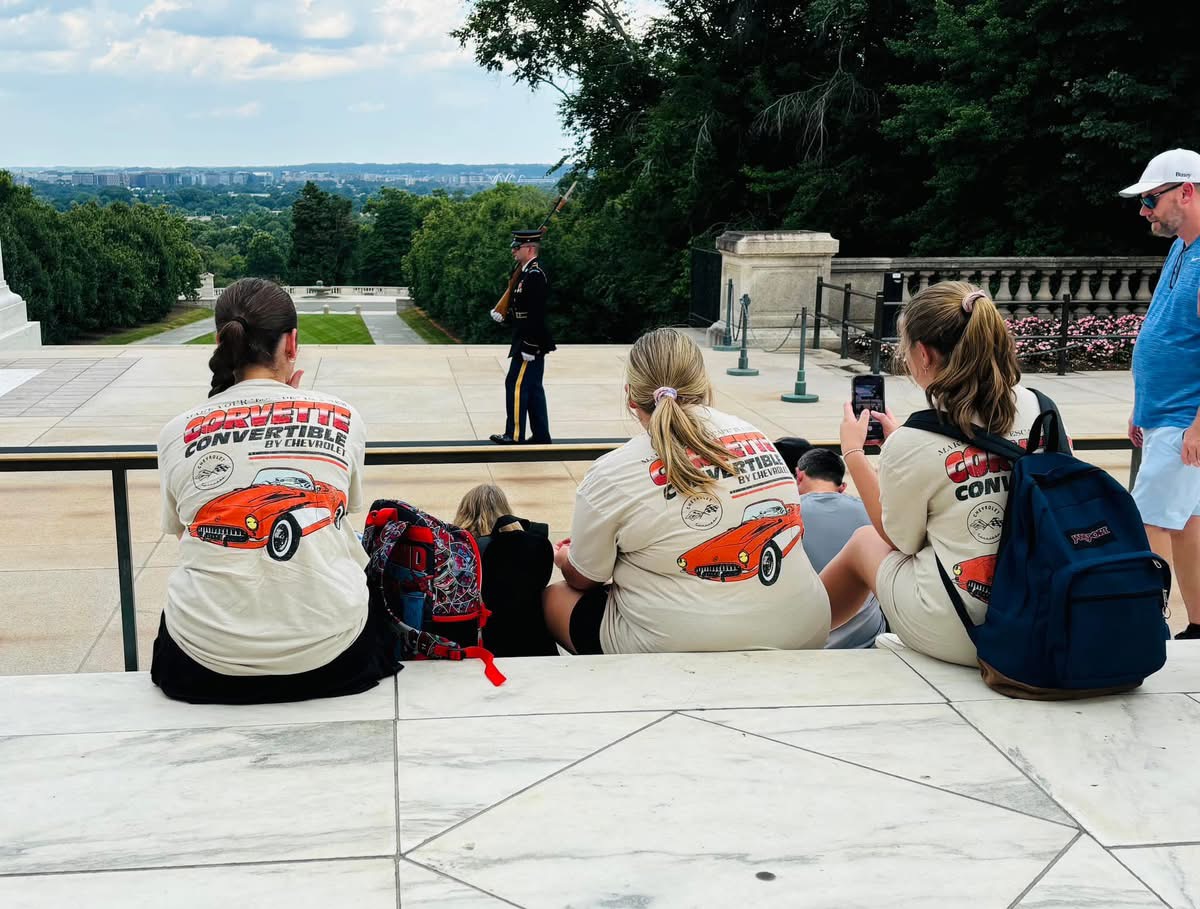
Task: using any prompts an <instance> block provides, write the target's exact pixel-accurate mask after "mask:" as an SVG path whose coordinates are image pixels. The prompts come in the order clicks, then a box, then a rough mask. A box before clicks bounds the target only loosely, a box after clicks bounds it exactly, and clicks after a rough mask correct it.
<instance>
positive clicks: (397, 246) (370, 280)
mask: <svg viewBox="0 0 1200 909" xmlns="http://www.w3.org/2000/svg"><path fill="white" fill-rule="evenodd" d="M444 197H445V194H444V193H438V194H436V195H435V196H414V195H413V194H412V193H408V192H403V191H401V190H397V189H390V188H387V187H385V188H383V189H381V190H380V191H379V193H378V194H377V195H374V196H372V197H371V198H370V199H368V200H367V204H366V205H365V206H363V213H364V215H366V223H365V224H364V226H363V232H362V235H361V239H360V246H359V248H360V251H361V255H360V259H359V269H358V271H359V278H358V280H359V281H361V282H362V283H364V284H385V285H397V284H404V283H405V282H406V278H405V272H404V257H405V256H407V255H408V253H409V250H410V249H411V248H412V241H413V234H414V233H416V230H417V228H418V227H420V226H421V220H422V219H423V218H424V217H425V214H426V213H427V212H428V211H429V210H430V209H431V208H432V207H433V206H434V205H435V204H436V201H435V200H437V199H440V198H444Z"/></svg>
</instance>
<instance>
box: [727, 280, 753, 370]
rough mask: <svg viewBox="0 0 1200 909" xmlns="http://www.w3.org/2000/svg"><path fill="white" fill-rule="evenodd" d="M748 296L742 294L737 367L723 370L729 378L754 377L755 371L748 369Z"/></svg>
mask: <svg viewBox="0 0 1200 909" xmlns="http://www.w3.org/2000/svg"><path fill="white" fill-rule="evenodd" d="M749 335H750V295H749V294H742V348H741V352H740V353H739V354H738V365H737V366H735V367H731V368H729V369H727V370H725V372H726V373H728V374H729V375H731V376H756V375H758V370H757V369H751V368H750V351H749V348H748V346H747V345H748V344H749V340H750V339H749Z"/></svg>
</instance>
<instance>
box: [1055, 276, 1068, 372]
mask: <svg viewBox="0 0 1200 909" xmlns="http://www.w3.org/2000/svg"><path fill="white" fill-rule="evenodd" d="M1070 305H1071V295H1070V294H1069V293H1067V294H1063V295H1062V316H1061V318H1060V319H1059V323H1058V374H1059V375H1060V376H1065V375H1066V374H1067V337H1068V334H1067V332H1068V331H1069V330H1070V327H1071V313H1070V310H1069V307H1070Z"/></svg>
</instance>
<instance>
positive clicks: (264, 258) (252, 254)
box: [246, 230, 287, 281]
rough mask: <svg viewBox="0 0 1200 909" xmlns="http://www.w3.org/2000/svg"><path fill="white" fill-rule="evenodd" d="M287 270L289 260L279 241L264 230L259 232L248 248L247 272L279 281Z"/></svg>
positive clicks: (251, 239)
mask: <svg viewBox="0 0 1200 909" xmlns="http://www.w3.org/2000/svg"><path fill="white" fill-rule="evenodd" d="M286 269H287V260H286V259H285V258H284V254H283V248H282V247H281V245H280V243H279V241H278V240H276V239H275V238H274V237H273V236H271V235H270V234H269V233H267V232H266V231H264V230H260V231H257V232H256V233H255V234H254V236H253V237H251V238H250V242H249V244H247V246H246V272H247V273H248V274H251V275H254V276H255V277H258V278H270V279H271V280H272V281H278V280H280V279H281V278H282V277H283V275H284V272H285V271H286Z"/></svg>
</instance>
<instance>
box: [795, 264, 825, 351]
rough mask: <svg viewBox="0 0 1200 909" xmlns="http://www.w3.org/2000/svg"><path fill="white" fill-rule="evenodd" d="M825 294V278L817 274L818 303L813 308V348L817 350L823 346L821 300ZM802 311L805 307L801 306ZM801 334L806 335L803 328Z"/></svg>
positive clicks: (802, 345) (801, 343) (802, 343)
mask: <svg viewBox="0 0 1200 909" xmlns="http://www.w3.org/2000/svg"><path fill="white" fill-rule="evenodd" d="M824 296H825V279H824V278H822V277H821V276H820V275H817V305H816V306H815V307H814V308H813V350H816V349H817V348H819V347H820V346H821V302H822V298H823V297H824ZM800 311H801V312H804V309H803V307H801V309H800ZM801 322H803V319H801ZM800 335H801V337H803V336H804V330H803V329H801V331H800ZM800 347H801V349H803V347H804V342H803V341H801V342H800Z"/></svg>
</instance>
